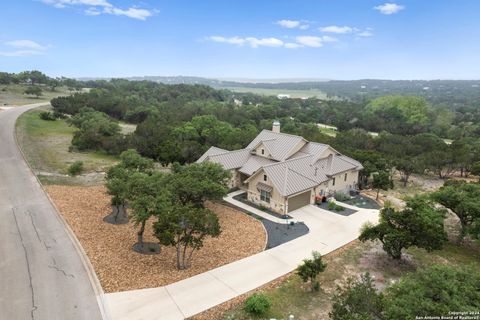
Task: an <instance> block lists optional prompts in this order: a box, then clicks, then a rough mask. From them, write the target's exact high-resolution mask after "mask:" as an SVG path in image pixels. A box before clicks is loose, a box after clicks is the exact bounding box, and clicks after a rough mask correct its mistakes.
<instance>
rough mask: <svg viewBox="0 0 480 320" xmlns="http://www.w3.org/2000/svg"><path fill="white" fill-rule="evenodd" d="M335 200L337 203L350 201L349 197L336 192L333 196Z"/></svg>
mask: <svg viewBox="0 0 480 320" xmlns="http://www.w3.org/2000/svg"><path fill="white" fill-rule="evenodd" d="M333 197H334V198H335V200H337V201H348V200H350V199H351V197H350V196H349V195H347V194H345V193H341V192H338V193H335V194H334V196H333Z"/></svg>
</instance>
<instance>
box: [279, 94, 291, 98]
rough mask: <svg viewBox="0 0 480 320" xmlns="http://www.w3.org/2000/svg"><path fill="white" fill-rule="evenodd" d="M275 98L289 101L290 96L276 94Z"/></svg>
mask: <svg viewBox="0 0 480 320" xmlns="http://www.w3.org/2000/svg"><path fill="white" fill-rule="evenodd" d="M277 98H278V99H290V95H289V94H282V93H281V94H277Z"/></svg>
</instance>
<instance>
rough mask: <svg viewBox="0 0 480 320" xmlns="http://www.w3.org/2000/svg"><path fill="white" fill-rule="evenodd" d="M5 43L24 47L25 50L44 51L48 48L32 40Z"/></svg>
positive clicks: (20, 47) (18, 47) (10, 45)
mask: <svg viewBox="0 0 480 320" xmlns="http://www.w3.org/2000/svg"><path fill="white" fill-rule="evenodd" d="M5 45H7V46H9V47H12V48H16V49H23V50H35V51H43V50H46V49H47V47H45V46H42V45H41V44H39V43H38V42H35V41H32V40H13V41H8V42H5Z"/></svg>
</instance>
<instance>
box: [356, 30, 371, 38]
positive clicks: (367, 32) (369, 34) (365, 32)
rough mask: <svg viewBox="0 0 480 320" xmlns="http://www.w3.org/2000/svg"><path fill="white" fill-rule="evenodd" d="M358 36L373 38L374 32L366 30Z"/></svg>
mask: <svg viewBox="0 0 480 320" xmlns="http://www.w3.org/2000/svg"><path fill="white" fill-rule="evenodd" d="M357 36H359V37H365V38H366V37H371V36H373V32H372V31H370V30H364V31H360V32H359V33H357Z"/></svg>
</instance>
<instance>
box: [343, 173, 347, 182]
mask: <svg viewBox="0 0 480 320" xmlns="http://www.w3.org/2000/svg"><path fill="white" fill-rule="evenodd" d="M343 181H347V174H346V173H345V177H344V178H343Z"/></svg>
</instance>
